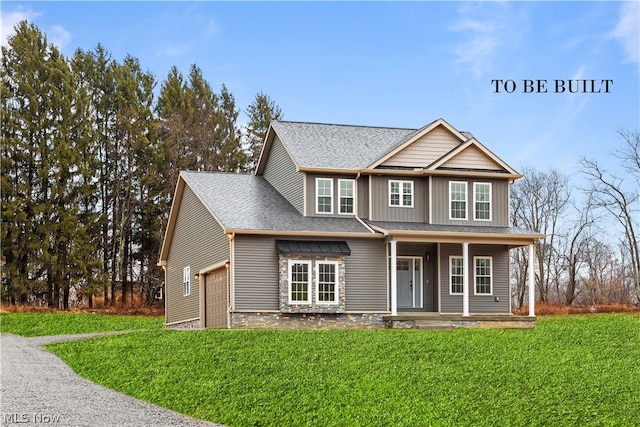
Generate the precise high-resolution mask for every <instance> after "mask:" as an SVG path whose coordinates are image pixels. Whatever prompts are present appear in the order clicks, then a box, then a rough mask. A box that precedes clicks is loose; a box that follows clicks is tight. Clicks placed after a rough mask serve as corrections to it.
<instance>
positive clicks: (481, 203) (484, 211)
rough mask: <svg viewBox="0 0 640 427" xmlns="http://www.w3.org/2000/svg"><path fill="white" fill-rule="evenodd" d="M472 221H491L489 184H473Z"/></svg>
mask: <svg viewBox="0 0 640 427" xmlns="http://www.w3.org/2000/svg"><path fill="white" fill-rule="evenodd" d="M473 212H474V214H473V219H475V220H476V221H491V183H490V182H474V183H473Z"/></svg>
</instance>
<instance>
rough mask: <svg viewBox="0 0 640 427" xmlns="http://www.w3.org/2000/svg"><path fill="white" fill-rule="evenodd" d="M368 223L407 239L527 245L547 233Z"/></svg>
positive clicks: (472, 226)
mask: <svg viewBox="0 0 640 427" xmlns="http://www.w3.org/2000/svg"><path fill="white" fill-rule="evenodd" d="M367 224H368V225H369V226H370V227H371V228H372V229H374V230H376V231H379V232H380V233H383V234H384V235H385V236H387V237H388V238H391V239H393V240H398V241H407V242H409V241H412V242H431V243H462V242H469V243H486V244H504V245H509V246H524V245H528V244H530V243H533V242H534V241H536V240H538V239H543V238H544V237H545V235H544V234H540V233H536V232H534V231H530V230H525V229H522V228H518V227H495V226H478V225H442V224H425V223H421V222H392V221H367Z"/></svg>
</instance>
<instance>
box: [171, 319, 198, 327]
mask: <svg viewBox="0 0 640 427" xmlns="http://www.w3.org/2000/svg"><path fill="white" fill-rule="evenodd" d="M166 328H167V329H200V320H199V319H196V320H189V321H187V322H180V323H172V324H171V325H166Z"/></svg>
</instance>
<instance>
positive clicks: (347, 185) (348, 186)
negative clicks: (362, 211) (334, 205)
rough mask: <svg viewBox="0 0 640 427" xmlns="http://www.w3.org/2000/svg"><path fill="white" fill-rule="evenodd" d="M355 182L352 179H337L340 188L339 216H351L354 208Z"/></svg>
mask: <svg viewBox="0 0 640 427" xmlns="http://www.w3.org/2000/svg"><path fill="white" fill-rule="evenodd" d="M354 183H355V181H354V180H352V179H339V180H338V186H339V187H340V213H341V214H353V213H354V212H355V211H354V207H353V202H354V191H353V187H354Z"/></svg>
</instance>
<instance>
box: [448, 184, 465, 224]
mask: <svg viewBox="0 0 640 427" xmlns="http://www.w3.org/2000/svg"><path fill="white" fill-rule="evenodd" d="M449 206H450V209H449V219H467V183H466V182H454V181H451V182H449Z"/></svg>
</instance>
